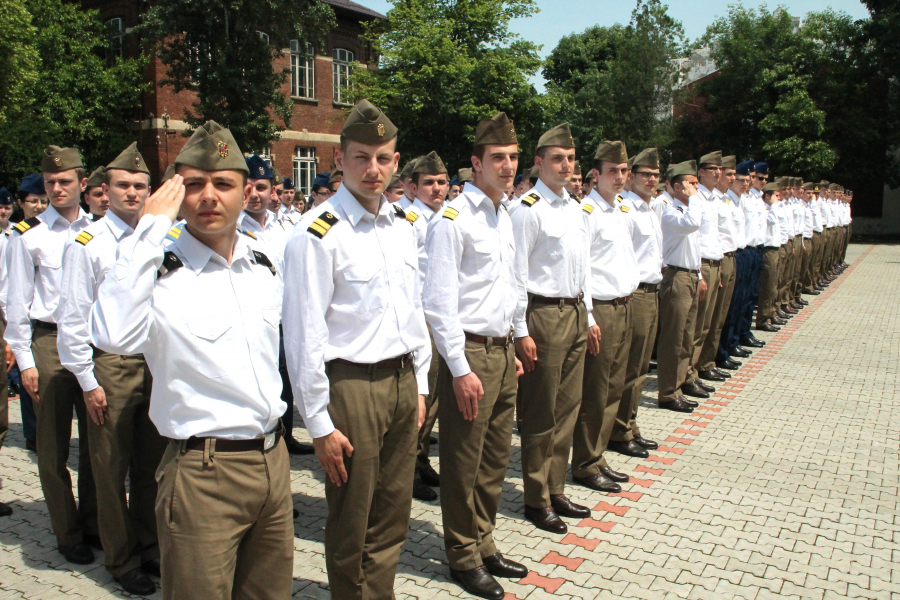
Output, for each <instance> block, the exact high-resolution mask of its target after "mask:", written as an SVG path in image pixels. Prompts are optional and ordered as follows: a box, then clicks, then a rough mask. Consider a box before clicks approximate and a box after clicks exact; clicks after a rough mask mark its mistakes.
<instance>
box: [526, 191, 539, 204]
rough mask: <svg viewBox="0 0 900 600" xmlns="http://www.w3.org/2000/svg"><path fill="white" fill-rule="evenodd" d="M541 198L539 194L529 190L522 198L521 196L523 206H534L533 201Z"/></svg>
mask: <svg viewBox="0 0 900 600" xmlns="http://www.w3.org/2000/svg"><path fill="white" fill-rule="evenodd" d="M540 199H541V195H540V194H538V193H536V192H531V193H530V194H528V195H527V196H525V197H524V198H522V204H524V205H525V206H534V203H535V202H537V201H538V200H540Z"/></svg>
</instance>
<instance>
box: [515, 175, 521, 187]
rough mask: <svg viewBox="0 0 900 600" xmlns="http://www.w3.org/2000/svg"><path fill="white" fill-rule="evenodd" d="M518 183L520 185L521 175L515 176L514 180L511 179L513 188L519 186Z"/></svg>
mask: <svg viewBox="0 0 900 600" xmlns="http://www.w3.org/2000/svg"><path fill="white" fill-rule="evenodd" d="M520 183H522V175H521V174H519V175H516V178H515V179H513V185H514V186H516V185H519V184H520Z"/></svg>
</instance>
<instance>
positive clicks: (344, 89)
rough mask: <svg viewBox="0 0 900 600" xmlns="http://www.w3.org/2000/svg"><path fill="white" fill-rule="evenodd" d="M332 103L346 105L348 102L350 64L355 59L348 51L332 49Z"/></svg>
mask: <svg viewBox="0 0 900 600" xmlns="http://www.w3.org/2000/svg"><path fill="white" fill-rule="evenodd" d="M333 58H334V63H332V64H333V65H334V66H333V69H334V71H333V72H334V101H335V102H342V103H346V102H349V101H350V69H351V67H350V63H352V62H353V61H354V60H356V57H355V56H354V54H353V53H352V52H350V51H349V50H344V49H343V48H335V49H334V55H333Z"/></svg>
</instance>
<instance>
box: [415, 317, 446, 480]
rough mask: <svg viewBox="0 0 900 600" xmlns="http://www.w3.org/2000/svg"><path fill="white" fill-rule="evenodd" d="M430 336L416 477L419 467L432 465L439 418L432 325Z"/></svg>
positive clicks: (436, 366) (436, 351) (417, 450)
mask: <svg viewBox="0 0 900 600" xmlns="http://www.w3.org/2000/svg"><path fill="white" fill-rule="evenodd" d="M428 336H429V337H430V338H431V366H429V367H428V395H427V396H426V397H425V422H424V423H423V424H422V428H421V429H419V439H418V443H417V445H416V477H418V476H419V469H423V468H425V467H430V466H431V460H430V459H429V458H428V455H429V453H430V452H431V432H432V431H433V430H434V424H435V423H436V422H437V419H438V411H439V409H438V397H439V394H438V372H439V368H438V357H439V356H440V354H439V353H438V350H437V346H436V345H435V344H434V334H432V333H431V326H430V325H429V326H428Z"/></svg>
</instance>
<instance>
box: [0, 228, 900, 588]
mask: <svg viewBox="0 0 900 600" xmlns="http://www.w3.org/2000/svg"><path fill="white" fill-rule="evenodd" d="M848 262H852V263H853V266H852V268H851V269H848V270H847V271H846V272H845V273H844V274H843V275H842V276H841V278H840V279H839V280H838V281H836V282H835V283H834V284H832V285H831V287H829V288H828V289H827V290H826V292H825V293H823V294H822V295H820V296H817V297H815V298H814V299H812V298H808V299H810V300H811V306H810V307H808V308H807V309H806V310H804V311H802V312H801V314H800V315H798V316H797V317H795V318H794V319H793V320H792V321H791V322H790V323H789V325H788V326H787V327H785V328H784V329H783V330H782V331H781V332H779V333H777V334H774V335H773V334H763V333H757V335H758V337H760V338H761V339H764V340H766V341H767V342H768V344H767V345H766V347H765V348H763V349H762V350H761V351H758V352H755V353H754V354H753V357H752V358H751V359H748V360H747V361H746V362H745V365H744V366H743V367H742V368H741V370H740V371H739V372H738V373H737V374H736V375H735V376H734V377H732V378H731V380H730V381H729V382H728V383H726V384H724V385H722V386H721V388H720V389H719V390H718V391H717V393H716V394H715V395H714V397H713V398H711V399H710V400H708V401H706V402H704V403H703V404H702V406H701V407H700V409H699V410H697V411H696V412H695V413H694V414H693V415H683V414H678V413H673V412H669V411H664V410H659V409H658V408H657V407H656V400H655V391H656V379H655V377H653V376H651V377H650V379H649V381H648V385H647V389H646V390H645V397H644V403H643V408H642V412H641V413H640V415H639V419H640V422H641V429H642V432H643V433H644V435H645V436H646V437H648V438H652V439H656V440H658V441H660V442H661V446H660V448H659V450H658V451H656V452H653V453H652V454H651V456H650V458H648V459H645V460H639V459H634V458H626V457H621V456H619V455H611V460H610V463H611V465H612V466H613V468H615V469H617V470H621V471H624V472H627V473H630V474H632V475H633V476H634V477H633V478H632V480H631V482H630V483H628V484H625V485H624V486H623V488H624V491H623V492H622V493H620V494H616V495H613V496H607V495H604V494H600V493H596V492H591V491H589V490H586V489H583V488H579V487H577V486H571V487H570V488H569V489H568V492H569V493H570V495H571V496H572V497H573V499H575V500H576V501H578V502H580V503H582V504H587V505H589V506H591V507H592V508H593V509H594V513H593V516H592V518H589V519H584V520H583V521H581V522H575V521H572V520H569V525H570V527H569V534H568V535H566V536H558V535H552V534H549V533H545V532H542V531H540V530H536V529H535V528H534V527H533V526H531V525H530V524H529V523H527V522H526V521H524V520H523V518H522V517H521V510H522V505H523V500H522V479H521V475H520V471H519V466H520V464H519V452H518V449H519V441H518V438H516V437H514V439H513V458H512V461H511V464H510V472H509V475H508V478H507V481H506V485H505V488H504V494H503V502H502V505H501V509H500V515H499V518H498V524H497V532H496V534H495V540H496V541H497V544H498V546H499V548H500V549H501V551H502V552H504V553H505V554H506V555H507V556H509V557H511V558H513V559H515V560H519V561H522V562H524V563H525V564H526V565H527V566H528V567H529V569H531V574H530V575H529V576H528V577H527V578H525V579H524V580H522V581H519V582H507V581H504V582H503V585H504V587H505V589H506V590H507V592H509V593H508V595H507V600H513V599H514V598H518V599H519V600H525V599H526V598H527V599H529V600H538V599H541V598H550V597H553V598H558V599H561V600H567V599H574V598H647V599H654V598H660V599H668V598H698V599H701V598H710V599H738V598H742V599H744V600H752V599H760V600H761V599H764V598H791V599H799V598H813V599H817V600H818V599H826V598H856V597H859V598H879V599H886V600H900V506H898V502H897V492H898V489H897V488H898V481H900V456H898V454H900V439H898V436H900V433H898V432H900V393H898V368H900V350H898V348H900V316H898V315H900V310H898V306H900V246H892V245H879V246H862V245H852V246H851V247H850V250H849V253H848ZM10 417H11V421H12V423H11V426H10V429H11V431H10V436H9V437H8V438H7V443H6V446H5V447H4V448H3V450H2V452H0V480H2V488H0V500H2V501H4V502H7V503H10V504H11V505H12V507H13V509H14V510H15V513H14V514H13V515H12V516H11V517H8V518H4V519H0V600H6V599H12V598H34V599H49V598H59V597H66V598H101V597H107V596H113V597H127V595H126V594H123V593H122V592H121V590H120V589H119V588H118V587H117V586H116V584H115V582H114V581H112V577H111V576H110V575H109V574H108V573H107V572H106V570H105V569H104V567H103V561H102V555H98V561H97V562H96V563H95V564H93V565H88V566H84V567H82V566H75V565H70V564H67V563H65V562H64V561H65V559H64V558H63V557H62V555H61V554H59V553H58V552H56V541H55V539H54V536H53V534H52V533H51V531H50V522H49V518H48V516H47V511H46V508H45V505H44V502H43V495H42V493H41V488H40V483H39V481H38V476H37V464H36V457H35V455H34V454H32V453H30V452H27V451H26V450H25V448H24V439H23V437H22V430H21V422H20V413H19V406H18V402H16V401H13V402H11V404H10ZM297 421H299V419H298V420H297ZM296 434H297V437H298V438H299V439H304V438H306V439H308V437H307V436H306V431H305V430H302V429H298V430H297V432H296ZM74 443H77V442H73V444H74ZM434 454H435V458H434V459H433V464H434V465H435V466H437V459H436V448H435V449H434ZM72 455H73V456H75V455H77V453H76V452H73V453H72ZM291 462H292V467H293V469H292V487H293V492H294V502H295V505H296V507H297V508H298V509H299V510H300V513H301V516H300V518H299V519H297V520H296V522H295V540H294V548H295V554H294V596H295V597H297V598H329V597H330V595H329V593H328V589H327V577H326V574H325V560H324V556H323V540H324V526H325V517H326V513H327V508H326V505H325V500H324V483H323V475H322V472H321V471H320V470H319V469H318V468H316V465H315V462H314V459H313V458H307V457H303V458H298V457H294V458H293V459H292V461H291ZM441 531H442V526H441V518H440V505H439V502H435V503H433V504H429V503H422V502H418V501H414V503H413V514H412V520H411V522H410V532H409V540H408V542H407V544H406V546H405V547H404V552H403V555H402V557H401V559H400V567H399V570H398V574H397V581H396V590H397V597H398V598H400V599H411V598H422V599H428V600H437V599H440V598H457V597H459V598H468V597H469V596H468V595H467V594H465V593H464V592H462V591H461V589H460V588H459V587H457V586H456V585H455V584H454V583H453V582H451V581H450V579H449V574H448V570H447V565H446V562H445V558H444V552H443V542H442V539H441ZM153 597H159V593H158V592H157V594H156V595H155V596H153ZM335 600H340V599H335Z"/></svg>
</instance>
